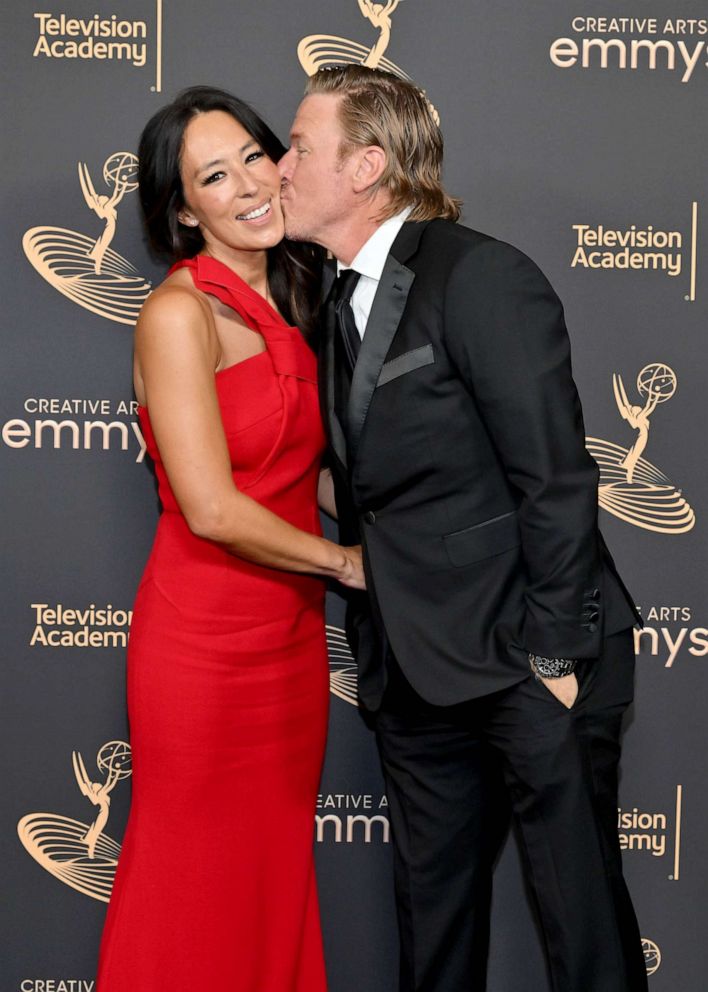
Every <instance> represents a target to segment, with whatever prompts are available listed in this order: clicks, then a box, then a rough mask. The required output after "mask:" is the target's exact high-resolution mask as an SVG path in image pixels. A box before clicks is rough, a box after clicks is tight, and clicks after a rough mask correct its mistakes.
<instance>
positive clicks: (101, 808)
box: [17, 741, 132, 902]
mask: <svg viewBox="0 0 708 992" xmlns="http://www.w3.org/2000/svg"><path fill="white" fill-rule="evenodd" d="M72 766H73V769H74V775H75V777H76V783H77V785H78V787H79V789H80V791H81V793H82V795H84V796H85V797H86V798H87V799H88V800H89V801H90V802H91V803H92V804H93V805H94V806H96V807H97V809H98V812H97V814H96V817H95V819H94V820H93V822H91V823H89V824H87V823H82V822H80V821H79V820H73V819H71V818H70V817H68V816H61V815H60V814H59V813H28V814H27V815H26V816H23V817H22V819H21V820H20V822H19V823H18V824H17V833H18V834H19V837H20V840H21V841H22V843H23V845H24V847H25V849H26V850H27V852H28V853H29V854H31V855H32V857H33V858H34V860H35V861H36V862H37V863H38V864H40V865H41V866H42V868H44V869H45V870H46V871H48V872H49V873H50V874H52V875H54V877H55V878H58V879H59V880H60V881H61V882H64V883H65V884H66V885H70V886H71V888H72V889H76V890H77V891H78V892H83V893H84V895H87V896H91V898H92V899H98V900H99V901H100V902H108V900H109V899H110V896H111V889H112V888H113V878H114V876H115V872H116V865H117V864H118V855H119V854H120V844H117V843H116V842H115V841H114V840H112V839H111V838H110V837H108V836H107V835H106V834H104V833H103V830H104V828H105V826H106V823H107V821H108V814H109V811H110V804H111V800H110V793H111V791H112V790H113V789H114V788H115V786H116V785H117V784H118V782H120V781H121V780H123V779H126V778H129V777H130V775H131V772H132V768H131V754H130V745H129V744H126V743H125V741H108V743H106V744H104V745H103V747H102V748H101V749H100V750H99V752H98V754H97V755H96V766H97V768H98V770H99V772H102V773H103V774H104V775H105V776H106V777H105V781H96V782H92V781H91V779H90V778H89V775H88V773H87V771H86V766H85V765H84V761H83V758H82V757H81V754H80V753H79V752H78V751H73V752H72Z"/></svg>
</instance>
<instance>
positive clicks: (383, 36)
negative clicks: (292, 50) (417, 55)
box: [297, 0, 440, 124]
mask: <svg viewBox="0 0 708 992" xmlns="http://www.w3.org/2000/svg"><path fill="white" fill-rule="evenodd" d="M402 2H403V0H386V2H385V3H372V2H371V0H357V4H358V6H359V11H360V13H361V15H362V17H364V18H365V19H366V20H367V21H369V22H370V24H371V25H372V26H373V27H374V28H375V29H376V30H377V31H378V33H379V34H378V38H377V39H376V41H375V42H374V44H373V45H371V46H370V47H367V46H366V45H362V44H360V43H359V42H358V41H350V39H349V38H341V37H340V36H339V35H333V34H310V35H308V36H307V37H306V38H303V39H302V41H301V42H300V44H299V45H298V46H297V57H298V59H299V60H300V65H301V66H302V68H303V69H304V70H305V72H306V73H307V75H308V76H314V74H315V73H316V72H318V71H319V70H320V69H322V68H325V67H327V66H340V65H365V66H368V67H369V68H370V69H385V70H386V71H387V72H391V73H393V75H394V76H400V78H401V79H408V80H410V78H411V77H410V76H409V75H408V73H407V72H404V71H403V69H401V68H400V67H399V66H397V65H396V64H395V62H391V61H390V60H389V59H387V58H385V57H384V52H385V51H386V49H387V48H388V46H389V42H390V41H391V28H392V22H391V17H392V15H393V13H394V11H395V10H396V8H397V7H398V6H399V4H400V3H402ZM423 92H425V91H423ZM428 106H429V108H430V113H431V114H432V116H433V119H434V120H435V123H436V124H439V123H440V116H439V114H438V112H437V110H436V109H435V107H434V106H433V105H432V103H430V102H428Z"/></svg>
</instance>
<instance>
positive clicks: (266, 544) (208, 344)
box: [135, 286, 364, 588]
mask: <svg viewBox="0 0 708 992" xmlns="http://www.w3.org/2000/svg"><path fill="white" fill-rule="evenodd" d="M217 360H218V342H217V340H216V336H215V334H214V332H213V329H212V328H211V327H210V325H209V321H208V318H207V315H206V313H205V311H204V309H203V306H202V304H201V302H200V300H199V299H198V298H197V297H196V296H195V295H194V294H193V293H191V292H190V291H189V290H188V289H186V288H183V287H179V286H174V287H163V288H162V289H161V290H160V291H158V292H156V293H155V294H154V296H153V297H151V298H150V299H149V300H148V301H147V303H146V304H145V306H144V308H143V312H142V313H141V316H140V319H139V321H138V326H137V328H136V334H135V361H136V376H137V377H138V378H139V380H140V384H141V391H143V392H144V402H145V405H146V406H147V408H148V410H149V414H150V423H151V425H152V429H153V432H154V434H155V439H156V441H157V445H158V448H159V450H160V456H161V458H162V462H163V464H164V467H165V471H166V473H167V477H168V479H169V482H170V486H171V487H172V491H173V493H174V495H175V498H176V500H177V503H178V505H179V507H180V509H181V511H182V513H183V514H184V517H185V519H186V521H187V524H188V526H189V528H190V530H192V532H193V533H194V534H196V535H198V536H199V537H203V538H206V539H208V540H211V541H215V542H217V543H219V544H221V545H223V546H224V547H225V548H226V549H227V550H228V551H230V552H231V553H232V554H235V555H239V556H240V557H242V558H246V559H247V560H249V561H253V562H256V563H257V564H259V565H267V566H269V567H271V568H281V569H285V570H286V571H291V572H309V573H311V574H314V575H322V576H327V577H329V578H334V579H337V580H339V581H340V582H343V583H344V584H345V585H349V586H352V587H354V588H364V576H363V570H362V565H361V553H360V551H359V549H358V548H356V549H352V548H342V547H340V546H339V545H337V544H335V543H333V542H332V541H328V540H326V539H324V538H321V537H318V536H316V535H314V534H308V533H307V532H306V531H302V530H299V529H298V528H297V527H293V526H292V525H291V524H289V523H287V522H286V521H285V520H282V519H281V518H280V517H278V516H276V514H274V513H271V512H270V510H267V509H266V508H265V507H263V506H261V505H260V503H257V502H256V501H255V500H253V499H251V497H250V496H247V495H246V494H245V493H242V492H239V490H238V489H237V488H236V486H235V485H234V482H233V478H232V475H231V464H230V460H229V453H228V448H227V444H226V437H225V436H224V430H223V426H222V422H221V416H220V413H219V405H218V400H217V395H216V386H215V381H214V368H215V366H216V363H217Z"/></svg>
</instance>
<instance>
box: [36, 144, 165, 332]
mask: <svg viewBox="0 0 708 992" xmlns="http://www.w3.org/2000/svg"><path fill="white" fill-rule="evenodd" d="M78 173H79V175H78V185H79V188H80V190H81V193H82V194H83V198H84V202H85V204H86V206H87V207H88V208H89V210H91V211H92V212H93V213H94V214H96V216H97V218H98V219H99V221H100V222H101V223H102V225H103V228H102V230H101V231H100V233H99V235H98V237H96V238H93V237H91V236H89V235H88V234H82V233H80V232H78V231H69V230H66V228H63V227H33V228H31V229H30V230H29V231H27V233H26V234H25V236H24V238H23V239H22V247H23V248H24V251H25V255H26V256H27V258H28V259H29V261H30V262H31V263H32V265H33V266H34V268H35V269H36V270H37V272H39V274H40V275H41V276H42V278H43V279H46V280H47V282H48V283H49V284H50V286H53V287H54V288H55V289H57V290H59V292H60V293H63V294H64V296H68V298H69V299H70V300H72V301H73V302H74V303H78V305H79V306H80V307H83V308H84V309H85V310H90V311H91V312H92V313H95V314H98V315H99V316H100V317H107V318H108V319H109V320H115V321H117V322H118V323H119V324H134V323H135V321H136V320H137V317H138V314H139V313H140V308H141V306H142V305H143V303H144V302H145V300H146V299H147V297H148V295H149V293H150V288H151V287H150V283H149V282H147V280H145V279H144V278H143V277H142V276H141V275H140V273H139V272H138V270H137V269H136V268H135V266H134V265H132V263H131V262H129V261H127V259H125V258H123V256H122V255H119V254H118V253H117V252H116V251H114V250H113V249H112V248H111V247H110V246H111V242H112V241H113V238H114V236H115V233H116V227H117V224H118V206H119V204H120V202H121V200H122V199H123V197H124V196H125V195H126V194H128V193H132V192H133V191H134V190H136V189H137V188H138V181H137V176H138V159H137V156H135V155H133V153H132V152H115V153H114V154H113V155H109V157H108V158H107V159H106V161H105V162H104V163H103V170H102V177H103V182H104V184H105V186H106V188H107V189H108V193H103V192H101V193H98V192H97V191H96V187H95V186H94V183H93V180H92V178H91V174H90V172H89V169H88V166H87V165H86V164H85V163H84V162H79V164H78Z"/></svg>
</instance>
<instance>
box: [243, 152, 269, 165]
mask: <svg viewBox="0 0 708 992" xmlns="http://www.w3.org/2000/svg"><path fill="white" fill-rule="evenodd" d="M264 155H265V152H263V151H260V150H259V151H257V152H251V154H250V155H247V156H246V163H248V162H256V161H257V160H258V159H259V158H263V156H264Z"/></svg>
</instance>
